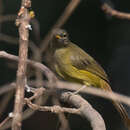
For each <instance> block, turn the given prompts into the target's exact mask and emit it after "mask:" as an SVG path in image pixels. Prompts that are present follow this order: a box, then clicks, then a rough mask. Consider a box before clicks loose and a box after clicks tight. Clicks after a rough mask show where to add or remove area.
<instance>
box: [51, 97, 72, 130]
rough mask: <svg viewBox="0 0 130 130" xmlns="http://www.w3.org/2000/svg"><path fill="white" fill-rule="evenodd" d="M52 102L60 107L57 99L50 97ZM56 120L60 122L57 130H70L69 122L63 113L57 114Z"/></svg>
mask: <svg viewBox="0 0 130 130" xmlns="http://www.w3.org/2000/svg"><path fill="white" fill-rule="evenodd" d="M52 102H53V104H54V105H58V106H61V104H60V102H59V99H58V98H57V97H55V96H53V97H52ZM58 118H59V121H60V122H58V123H57V125H59V123H60V124H61V125H60V128H59V130H71V129H70V127H69V122H68V120H67V118H66V116H65V114H64V113H58ZM57 127H58V126H57Z"/></svg>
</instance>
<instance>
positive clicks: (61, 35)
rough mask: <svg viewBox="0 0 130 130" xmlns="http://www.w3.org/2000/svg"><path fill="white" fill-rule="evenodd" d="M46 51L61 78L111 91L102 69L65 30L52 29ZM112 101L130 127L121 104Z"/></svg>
mask: <svg viewBox="0 0 130 130" xmlns="http://www.w3.org/2000/svg"><path fill="white" fill-rule="evenodd" d="M47 52H48V53H47V56H48V57H47V58H46V59H48V60H46V61H47V64H48V66H49V67H50V69H51V70H52V71H53V72H54V73H56V74H57V76H58V77H60V78H61V79H64V80H65V81H68V82H74V83H79V84H82V85H85V86H87V87H96V88H100V89H103V90H105V91H110V92H112V89H111V87H110V81H109V79H108V76H107V74H106V72H105V71H104V69H103V68H102V67H101V66H100V65H99V63H98V62H97V61H96V60H95V59H94V58H93V57H91V56H90V55H89V54H88V53H87V52H85V51H84V50H83V49H81V48H80V47H78V46H77V45H76V44H74V43H72V42H71V41H70V39H69V34H68V33H67V31H66V30H64V29H61V28H55V29H54V30H53V31H52V34H51V40H50V42H49V45H48V50H47ZM112 103H113V105H114V106H115V108H116V109H117V111H118V112H119V114H120V115H121V117H122V120H123V122H124V124H125V126H126V127H127V128H128V129H130V119H129V117H128V113H127V111H126V110H125V108H124V107H123V105H122V104H121V103H119V102H117V101H114V100H113V101H112Z"/></svg>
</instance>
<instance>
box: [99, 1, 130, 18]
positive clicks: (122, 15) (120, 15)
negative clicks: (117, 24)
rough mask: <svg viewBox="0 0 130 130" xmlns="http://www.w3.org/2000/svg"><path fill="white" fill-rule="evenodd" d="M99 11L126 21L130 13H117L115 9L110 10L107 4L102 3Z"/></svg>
mask: <svg viewBox="0 0 130 130" xmlns="http://www.w3.org/2000/svg"><path fill="white" fill-rule="evenodd" d="M101 9H102V10H103V11H104V12H105V13H106V14H108V15H111V16H114V17H117V18H120V19H128V20H130V13H124V12H120V11H117V10H115V9H112V8H111V7H110V6H109V5H108V4H106V3H104V4H103V5H102V6H101Z"/></svg>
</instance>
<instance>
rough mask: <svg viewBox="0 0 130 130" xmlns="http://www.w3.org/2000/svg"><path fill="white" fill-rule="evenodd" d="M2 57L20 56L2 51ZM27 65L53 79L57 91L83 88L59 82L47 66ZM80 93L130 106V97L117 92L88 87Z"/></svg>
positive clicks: (33, 63) (39, 64)
mask: <svg viewBox="0 0 130 130" xmlns="http://www.w3.org/2000/svg"><path fill="white" fill-rule="evenodd" d="M0 57H3V58H6V59H10V60H14V61H18V56H14V55H11V54H8V53H6V52H4V51H0ZM27 63H28V64H30V65H32V66H33V67H36V68H38V69H40V70H41V71H42V72H43V73H45V75H47V77H48V78H49V77H51V78H52V79H53V81H54V82H56V84H55V85H56V86H55V89H56V88H57V89H67V90H71V91H76V90H79V89H80V88H81V87H82V85H80V84H75V83H67V82H63V81H62V82H61V81H58V80H57V78H56V77H55V75H54V74H53V72H51V71H50V69H48V68H47V67H46V66H45V65H43V64H41V63H38V62H35V61H31V60H27ZM44 85H45V86H50V83H48V82H47V83H46V82H44ZM70 86H71V87H70ZM80 92H83V93H87V94H92V95H95V96H99V97H103V98H106V99H110V100H114V101H118V102H121V103H124V104H126V105H129V106H130V97H128V96H124V95H121V94H117V93H115V92H107V91H104V90H101V89H98V88H93V87H86V88H84V89H83V90H81V91H80Z"/></svg>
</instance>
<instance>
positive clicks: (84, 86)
mask: <svg viewBox="0 0 130 130" xmlns="http://www.w3.org/2000/svg"><path fill="white" fill-rule="evenodd" d="M84 88H86V85H83V86H82V87H81V88H80V89H78V90H77V91H75V92H74V93H73V94H77V93H79V92H80V91H81V90H83V89H84Z"/></svg>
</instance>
